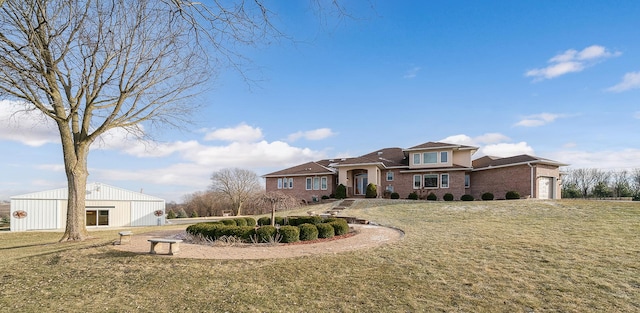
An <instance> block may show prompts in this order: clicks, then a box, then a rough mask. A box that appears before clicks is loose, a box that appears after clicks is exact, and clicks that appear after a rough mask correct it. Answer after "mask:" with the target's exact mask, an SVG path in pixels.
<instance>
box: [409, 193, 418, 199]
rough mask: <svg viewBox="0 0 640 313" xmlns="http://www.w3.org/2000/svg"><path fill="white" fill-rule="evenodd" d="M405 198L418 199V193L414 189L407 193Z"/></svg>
mask: <svg viewBox="0 0 640 313" xmlns="http://www.w3.org/2000/svg"><path fill="white" fill-rule="evenodd" d="M407 199H410V200H418V194H417V193H416V192H415V191H414V192H412V193H410V194H409V196H408V197H407Z"/></svg>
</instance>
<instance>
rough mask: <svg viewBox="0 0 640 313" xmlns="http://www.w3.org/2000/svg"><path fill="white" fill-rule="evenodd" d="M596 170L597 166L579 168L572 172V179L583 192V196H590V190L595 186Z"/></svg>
mask: <svg viewBox="0 0 640 313" xmlns="http://www.w3.org/2000/svg"><path fill="white" fill-rule="evenodd" d="M596 172H597V169H595V168H579V169H575V170H572V171H571V172H570V175H571V176H572V180H573V181H574V182H575V184H576V187H577V188H578V189H579V190H580V192H581V193H582V197H583V198H587V197H588V196H589V191H591V190H592V189H593V187H594V186H595V183H596V174H597V173H596Z"/></svg>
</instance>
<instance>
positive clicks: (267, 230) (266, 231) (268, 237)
mask: <svg viewBox="0 0 640 313" xmlns="http://www.w3.org/2000/svg"><path fill="white" fill-rule="evenodd" d="M276 231H277V230H276V228H275V227H273V226H271V225H267V226H262V227H260V228H258V229H256V235H257V240H258V242H271V241H272V240H273V238H274V237H275V236H276Z"/></svg>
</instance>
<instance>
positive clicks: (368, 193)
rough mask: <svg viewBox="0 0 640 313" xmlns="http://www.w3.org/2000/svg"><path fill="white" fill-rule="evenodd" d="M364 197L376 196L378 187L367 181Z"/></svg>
mask: <svg viewBox="0 0 640 313" xmlns="http://www.w3.org/2000/svg"><path fill="white" fill-rule="evenodd" d="M364 197H365V198H377V197H378V187H376V185H375V184H374V183H369V184H368V185H367V191H365V195H364Z"/></svg>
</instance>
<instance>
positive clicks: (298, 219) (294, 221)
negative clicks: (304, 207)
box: [287, 216, 322, 226]
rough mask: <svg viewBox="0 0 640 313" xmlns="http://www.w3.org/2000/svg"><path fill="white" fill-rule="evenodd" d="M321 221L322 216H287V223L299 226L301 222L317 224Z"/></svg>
mask: <svg viewBox="0 0 640 313" xmlns="http://www.w3.org/2000/svg"><path fill="white" fill-rule="evenodd" d="M319 223H322V217H320V216H296V217H289V221H288V223H287V225H291V226H300V225H302V224H319Z"/></svg>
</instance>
